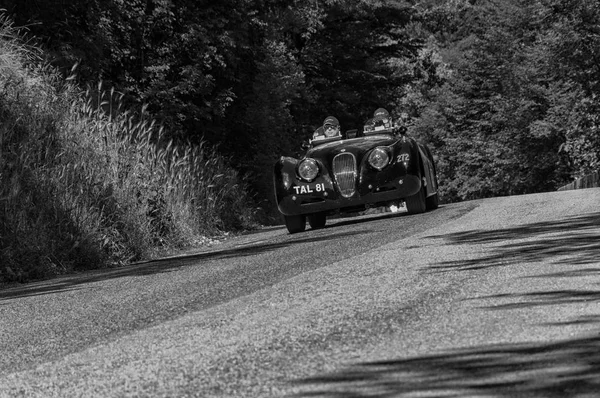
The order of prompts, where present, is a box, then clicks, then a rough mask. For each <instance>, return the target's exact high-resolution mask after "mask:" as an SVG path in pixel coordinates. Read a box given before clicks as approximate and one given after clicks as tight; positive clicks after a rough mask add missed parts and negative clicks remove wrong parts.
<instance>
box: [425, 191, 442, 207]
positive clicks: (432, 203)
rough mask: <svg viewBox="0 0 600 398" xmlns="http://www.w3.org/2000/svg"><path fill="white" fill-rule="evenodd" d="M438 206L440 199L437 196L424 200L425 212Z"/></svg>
mask: <svg viewBox="0 0 600 398" xmlns="http://www.w3.org/2000/svg"><path fill="white" fill-rule="evenodd" d="M439 205H440V198H439V196H438V194H437V193H436V194H435V195H431V196H430V197H428V198H426V199H425V208H426V209H427V210H435V209H437V208H438V206H439Z"/></svg>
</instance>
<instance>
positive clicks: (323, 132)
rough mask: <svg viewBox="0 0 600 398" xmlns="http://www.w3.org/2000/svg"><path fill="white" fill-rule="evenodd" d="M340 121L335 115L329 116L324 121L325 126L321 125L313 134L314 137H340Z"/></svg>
mask: <svg viewBox="0 0 600 398" xmlns="http://www.w3.org/2000/svg"><path fill="white" fill-rule="evenodd" d="M341 134H342V133H341V131H340V122H339V121H338V120H337V119H336V118H335V117H333V116H327V117H326V118H325V120H324V121H323V126H321V127H319V128H318V129H317V131H315V133H314V134H313V139H314V138H317V137H319V136H321V137H323V136H324V137H327V138H331V137H339V136H341Z"/></svg>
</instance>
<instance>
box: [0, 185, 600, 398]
mask: <svg viewBox="0 0 600 398" xmlns="http://www.w3.org/2000/svg"><path fill="white" fill-rule="evenodd" d="M599 253H600V189H586V190H578V191H565V192H555V193H547V194H537V195H524V196H513V197H505V198H494V199H486V200H480V201H471V202H464V203H459V204H453V205H445V206H441V207H440V208H439V209H438V210H435V211H433V212H429V213H426V214H422V215H413V216H408V215H406V214H404V213H396V214H391V213H386V214H383V215H372V216H365V217H358V218H343V219H338V220H333V221H331V222H329V223H328V226H327V227H326V228H325V229H322V230H318V231H311V230H307V232H305V233H301V234H296V235H291V236H290V235H288V234H287V232H286V231H285V230H284V229H282V228H270V229H265V230H263V231H260V232H258V233H253V234H249V235H245V236H242V237H237V238H232V239H230V240H227V241H225V242H223V243H221V244H218V245H215V246H213V247H212V248H209V249H206V250H204V251H202V252H198V253H193V254H189V255H186V256H180V257H177V258H170V259H165V260H161V261H156V262H151V263H145V264H138V265H135V266H130V267H125V268H121V269H117V270H110V271H102V272H93V273H86V274H81V275H76V276H72V277H68V278H60V279H56V280H53V281H49V282H44V283H36V284H31V285H27V286H23V287H19V288H11V289H4V290H2V291H0V396H2V397H5V396H6V397H13V396H40V397H71V396H81V397H92V396H93V397H98V396H100V397H102V396H109V397H127V396H136V397H137V396H140V397H155V396H156V397H162V396H164V397H184V396H190V397H324V398H325V397H331V398H333V397H416V396H419V397H421V396H426V397H456V396H460V397H463V396H470V397H503V396H506V397H513V396H539V397H547V396H558V397H562V396H565V397H572V396H596V394H597V392H598V391H600V333H599V332H600V325H599V323H600V287H599V286H598V282H599V281H600V279H599V276H600V256H599Z"/></svg>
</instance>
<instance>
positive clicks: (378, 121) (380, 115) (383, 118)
mask: <svg viewBox="0 0 600 398" xmlns="http://www.w3.org/2000/svg"><path fill="white" fill-rule="evenodd" d="M372 124H373V126H383V127H384V128H386V129H389V128H391V127H392V118H391V117H390V113H389V112H388V111H387V110H385V109H384V108H379V109H377V110H376V111H375V112H373V121H372Z"/></svg>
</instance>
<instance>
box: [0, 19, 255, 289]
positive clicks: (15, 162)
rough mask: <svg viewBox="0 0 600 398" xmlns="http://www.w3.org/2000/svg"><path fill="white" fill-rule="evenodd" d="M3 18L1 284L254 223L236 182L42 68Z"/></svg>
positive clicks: (110, 98)
mask: <svg viewBox="0 0 600 398" xmlns="http://www.w3.org/2000/svg"><path fill="white" fill-rule="evenodd" d="M42 59H43V57H42V53H41V51H40V50H39V49H38V48H36V47H33V46H28V45H27V44H26V43H25V42H24V40H23V37H22V36H21V35H20V34H19V32H18V31H17V30H16V29H15V28H14V27H13V26H12V25H11V23H10V21H9V20H6V19H0V123H1V124H0V282H11V281H20V282H23V281H29V280H34V279H40V278H46V277H51V276H53V275H57V274H63V273H68V272H73V271H76V270H82V269H91V268H99V267H108V266H114V265H119V264H125V263H128V262H132V261H135V260H141V259H148V258H152V257H153V256H156V255H157V253H160V252H161V250H170V249H176V248H183V247H186V246H190V245H193V244H194V243H195V242H197V241H198V240H199V239H200V238H202V237H203V236H206V235H214V234H218V233H219V232H223V231H232V230H239V229H245V228H252V227H253V226H254V225H255V214H254V213H253V209H252V206H251V202H250V200H249V198H248V196H247V195H246V194H245V192H246V187H245V182H244V178H243V177H241V176H239V175H238V174H237V173H236V172H235V171H234V170H233V169H232V168H230V167H229V166H228V164H227V163H228V162H227V161H226V159H223V158H222V157H221V156H219V154H218V153H217V152H216V151H215V150H214V149H211V148H208V147H206V146H204V145H200V146H193V147H192V146H176V145H174V144H173V142H169V141H168V140H167V139H166V138H165V137H166V136H167V135H166V134H165V131H164V130H162V129H161V128H159V127H158V126H157V125H156V123H154V121H153V120H151V119H150V118H148V116H147V115H146V113H145V112H144V110H143V109H141V110H139V112H135V113H134V112H130V111H128V110H124V109H121V106H120V97H119V95H118V94H116V93H114V92H106V91H102V89H101V86H98V87H95V88H94V90H87V91H84V90H82V89H80V88H78V87H76V86H75V85H74V84H72V83H71V82H72V80H71V79H69V78H67V79H65V78H63V77H62V75H61V74H59V73H58V72H57V71H55V70H53V69H52V68H51V67H49V66H48V65H47V64H44V63H43V62H42Z"/></svg>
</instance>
